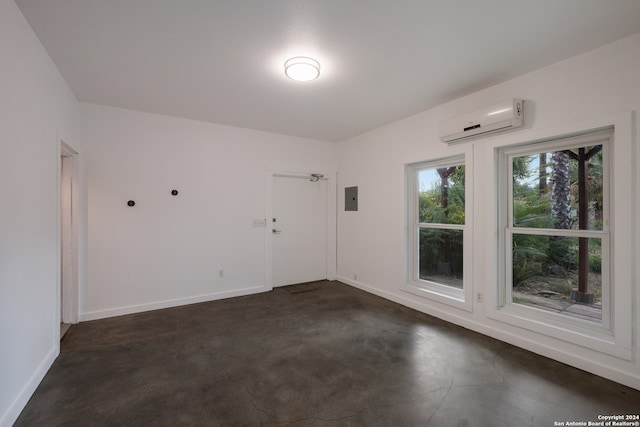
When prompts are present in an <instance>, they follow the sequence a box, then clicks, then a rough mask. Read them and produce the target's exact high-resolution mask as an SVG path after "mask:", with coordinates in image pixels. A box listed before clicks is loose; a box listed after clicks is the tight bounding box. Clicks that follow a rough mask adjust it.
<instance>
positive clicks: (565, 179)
mask: <svg viewBox="0 0 640 427" xmlns="http://www.w3.org/2000/svg"><path fill="white" fill-rule="evenodd" d="M512 168H513V198H512V200H513V205H512V208H513V209H512V212H513V225H514V227H528V228H551V229H565V230H569V229H574V230H602V221H603V216H602V215H603V209H604V200H603V193H604V191H603V185H604V184H603V168H602V145H593V146H583V147H576V148H572V149H565V150H561V151H555V152H544V153H536V154H532V155H526V156H519V157H513V158H512Z"/></svg>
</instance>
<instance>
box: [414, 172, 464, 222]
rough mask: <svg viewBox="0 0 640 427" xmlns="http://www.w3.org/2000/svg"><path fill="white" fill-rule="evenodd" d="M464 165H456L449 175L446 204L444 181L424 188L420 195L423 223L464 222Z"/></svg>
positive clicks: (419, 202) (419, 214)
mask: <svg viewBox="0 0 640 427" xmlns="http://www.w3.org/2000/svg"><path fill="white" fill-rule="evenodd" d="M464 169H465V168H464V166H456V167H455V168H454V169H453V171H452V172H451V174H450V175H449V178H448V181H449V185H448V187H447V188H446V190H445V191H446V197H447V199H446V202H447V203H446V206H445V205H444V204H445V203H444V200H443V188H442V182H441V181H438V182H436V183H434V185H433V186H432V188H430V189H428V190H422V191H421V192H420V193H419V196H418V218H419V220H420V222H422V223H430V224H464V203H465V193H464V180H465V178H464Z"/></svg>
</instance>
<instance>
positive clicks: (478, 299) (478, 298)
mask: <svg viewBox="0 0 640 427" xmlns="http://www.w3.org/2000/svg"><path fill="white" fill-rule="evenodd" d="M476 301H477V302H482V292H477V293H476Z"/></svg>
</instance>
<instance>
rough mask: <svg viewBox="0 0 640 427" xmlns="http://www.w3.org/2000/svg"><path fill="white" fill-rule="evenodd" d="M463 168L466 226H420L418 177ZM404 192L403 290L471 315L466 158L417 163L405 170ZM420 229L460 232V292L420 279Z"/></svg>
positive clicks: (428, 224) (467, 171)
mask: <svg viewBox="0 0 640 427" xmlns="http://www.w3.org/2000/svg"><path fill="white" fill-rule="evenodd" d="M460 165H464V166H465V223H464V224H439V223H420V222H419V218H418V200H419V199H418V194H419V190H420V189H419V188H418V185H419V184H418V174H419V173H420V171H422V170H425V169H437V168H441V167H450V166H460ZM405 176H406V188H407V243H408V248H407V254H408V258H407V259H408V263H407V282H406V284H405V286H404V287H403V290H404V291H406V292H409V293H411V294H413V295H417V296H420V297H423V298H428V299H430V300H434V301H437V302H439V303H442V304H447V305H450V306H453V307H456V308H459V309H462V310H466V311H472V298H471V295H472V290H471V275H472V271H471V257H472V236H471V226H470V221H471V206H472V201H471V200H470V197H469V195H470V194H471V191H470V190H469V184H470V182H471V176H472V175H470V167H469V163H468V162H467V161H466V159H465V155H456V156H451V157H446V158H442V159H437V160H428V161H424V162H419V163H412V164H408V165H406V166H405ZM422 228H431V229H444V230H461V231H462V233H463V239H462V245H463V254H462V256H463V267H462V275H463V280H462V289H458V288H455V287H453V286H448V285H445V284H442V283H437V282H433V281H430V280H424V279H420V275H419V263H420V241H419V238H418V235H419V230H420V229H422Z"/></svg>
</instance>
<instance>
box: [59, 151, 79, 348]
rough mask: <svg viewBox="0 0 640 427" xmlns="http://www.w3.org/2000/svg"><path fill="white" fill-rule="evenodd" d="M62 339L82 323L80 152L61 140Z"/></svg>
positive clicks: (60, 291)
mask: <svg viewBox="0 0 640 427" xmlns="http://www.w3.org/2000/svg"><path fill="white" fill-rule="evenodd" d="M59 191H60V192H59V202H60V287H59V292H58V296H59V301H60V304H59V308H60V309H59V315H60V319H59V320H60V322H59V323H60V339H62V338H63V337H64V334H65V333H66V332H67V331H68V330H69V327H70V326H71V325H72V324H74V323H77V322H78V153H77V152H76V151H75V150H74V149H72V148H71V147H69V146H68V145H67V144H65V143H64V142H63V141H60V189H59Z"/></svg>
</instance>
